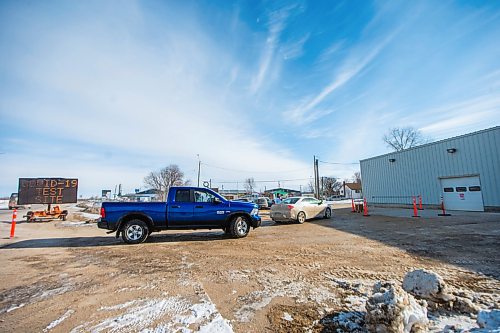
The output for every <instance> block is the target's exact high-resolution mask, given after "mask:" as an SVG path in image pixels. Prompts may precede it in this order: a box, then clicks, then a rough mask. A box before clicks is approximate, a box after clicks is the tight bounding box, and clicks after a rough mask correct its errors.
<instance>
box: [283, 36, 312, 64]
mask: <svg viewBox="0 0 500 333" xmlns="http://www.w3.org/2000/svg"><path fill="white" fill-rule="evenodd" d="M310 36H311V35H310V34H306V35H305V36H303V37H301V38H299V39H298V40H296V41H292V42H288V43H286V44H283V45H281V47H280V52H281V54H282V56H283V59H284V60H292V59H295V58H299V57H300V56H302V54H303V53H304V44H305V43H306V42H307V40H308V39H309V37H310Z"/></svg>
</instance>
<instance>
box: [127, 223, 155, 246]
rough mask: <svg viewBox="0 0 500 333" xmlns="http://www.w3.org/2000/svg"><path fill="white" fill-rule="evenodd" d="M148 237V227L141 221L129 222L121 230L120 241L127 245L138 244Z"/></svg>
mask: <svg viewBox="0 0 500 333" xmlns="http://www.w3.org/2000/svg"><path fill="white" fill-rule="evenodd" d="M148 235H149V228H148V225H147V224H146V222H144V221H141V220H130V221H128V222H127V223H125V225H124V226H123V228H122V239H123V241H124V242H125V243H127V244H140V243H142V242H144V241H145V240H146V238H148Z"/></svg>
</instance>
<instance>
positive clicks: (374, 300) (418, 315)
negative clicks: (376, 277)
mask: <svg viewBox="0 0 500 333" xmlns="http://www.w3.org/2000/svg"><path fill="white" fill-rule="evenodd" d="M365 320H366V328H367V329H368V330H369V331H370V332H388V333H392V332H394V333H396V332H404V333H410V332H412V333H415V332H426V331H427V325H428V323H429V321H428V319H427V303H426V302H425V301H417V300H415V298H414V297H413V296H412V295H409V294H407V293H406V292H405V291H404V290H403V289H402V288H401V287H399V286H397V285H396V283H394V282H385V283H382V282H377V283H375V285H374V286H373V295H372V296H371V297H370V298H369V299H368V301H367V302H366V318H365Z"/></svg>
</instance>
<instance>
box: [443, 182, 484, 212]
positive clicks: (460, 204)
mask: <svg viewBox="0 0 500 333" xmlns="http://www.w3.org/2000/svg"><path fill="white" fill-rule="evenodd" d="M441 189H442V191H443V200H444V206H445V207H446V209H449V210H467V211H474V212H484V206H483V194H482V192H481V183H480V182H479V177H477V176H476V177H457V178H442V179H441Z"/></svg>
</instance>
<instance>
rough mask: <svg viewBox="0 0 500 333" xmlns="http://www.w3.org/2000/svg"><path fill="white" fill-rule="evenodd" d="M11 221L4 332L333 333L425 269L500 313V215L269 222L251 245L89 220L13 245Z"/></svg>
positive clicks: (0, 300) (216, 234)
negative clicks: (117, 230)
mask: <svg viewBox="0 0 500 333" xmlns="http://www.w3.org/2000/svg"><path fill="white" fill-rule="evenodd" d="M71 209H72V210H73V211H74V210H76V208H75V207H73V208H71ZM24 213H25V211H20V213H19V215H20V216H22V215H23V214H24ZM10 214H11V212H9V211H8V210H0V222H1V223H0V233H1V235H2V239H1V240H0V246H1V257H0V267H2V268H1V270H0V331H2V332H35V331H46V332H47V331H51V332H70V331H72V332H86V331H94V332H101V331H103V332H108V331H109V332H136V331H141V330H144V331H145V332H162V331H174V332H175V331H179V332H180V331H182V330H181V329H182V328H189V329H190V330H192V331H215V330H218V331H219V332H231V331H234V332H265V331H268V332H294V331H297V332H303V331H308V330H309V331H312V332H320V331H326V332H328V331H333V330H334V329H335V328H338V327H339V326H338V325H339V324H338V322H336V321H335V320H334V319H333V318H335V316H336V315H338V314H339V313H344V312H345V313H351V314H352V313H356V312H361V313H362V311H364V303H365V301H366V298H367V295H369V294H370V290H371V287H372V286H373V283H374V282H376V281H386V280H396V281H402V279H403V277H404V275H405V273H407V272H409V271H411V270H413V269H417V268H425V269H428V270H432V271H434V272H436V273H438V274H440V275H441V276H442V277H443V278H444V279H445V281H446V282H447V283H448V284H449V285H451V286H453V287H455V288H461V289H463V290H466V291H468V292H472V293H474V294H475V295H476V296H477V302H478V305H479V306H481V307H482V308H499V299H500V296H499V291H500V282H499V279H500V257H499V256H498V253H500V214H477V215H470V214H469V215H463V216H452V217H439V218H438V217H435V218H420V219H415V218H411V217H406V218H405V217H390V216H382V215H376V216H370V217H362V216H361V215H360V214H353V213H350V209H349V208H347V207H345V206H344V207H342V206H339V207H336V209H335V210H334V215H333V218H332V219H330V220H313V221H308V222H306V223H305V224H303V225H298V224H285V225H276V224H274V223H273V222H272V221H270V220H269V218H268V215H267V214H266V211H263V212H262V215H263V219H264V223H263V226H262V227H261V228H258V229H255V230H252V231H251V232H250V234H249V236H248V237H246V238H243V239H238V240H235V239H231V238H227V237H226V236H224V234H223V232H222V230H220V231H219V230H212V231H185V232H178V231H170V232H164V233H160V234H153V235H152V237H151V238H150V239H149V240H148V241H147V242H146V243H144V244H140V245H136V246H131V245H125V244H123V243H122V242H121V240H119V239H115V238H114V235H107V234H106V233H105V231H104V230H99V229H97V227H96V225H95V224H93V223H85V222H84V221H82V220H85V218H82V216H81V215H80V216H78V217H77V216H76V215H75V219H74V220H73V221H66V222H61V221H53V222H44V223H19V224H18V225H17V229H16V238H15V239H13V240H9V239H8V238H6V237H8V235H9V229H10V219H11V215H10ZM410 215H411V213H410V214H408V216H410ZM70 220H71V219H70ZM434 315H436V316H437V315H438V314H434ZM439 315H446V316H448V317H447V318H448V319H449V318H452V319H453V318H455V319H456V320H459V321H461V322H462V323H467V322H468V321H470V322H471V323H472V324H473V323H474V318H470V316H467V315H466V316H462V317H463V318H461V317H457V316H458V314H452V313H448V314H443V313H441V314H439ZM457 318H458V319H457ZM441 322H444V320H437V319H436V321H435V323H434V325H435V326H436V327H435V331H439V325H441ZM472 324H471V325H472Z"/></svg>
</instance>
